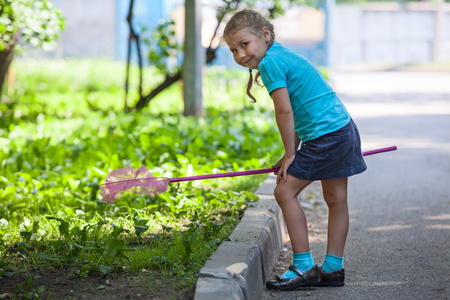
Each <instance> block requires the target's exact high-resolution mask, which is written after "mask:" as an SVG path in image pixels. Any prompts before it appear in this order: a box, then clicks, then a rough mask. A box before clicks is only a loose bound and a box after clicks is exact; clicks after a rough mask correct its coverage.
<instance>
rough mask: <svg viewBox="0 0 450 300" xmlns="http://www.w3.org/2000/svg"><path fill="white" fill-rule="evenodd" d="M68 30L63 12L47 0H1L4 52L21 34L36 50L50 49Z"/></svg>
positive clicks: (0, 33) (0, 47) (1, 46)
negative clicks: (62, 32)
mask: <svg viewBox="0 0 450 300" xmlns="http://www.w3.org/2000/svg"><path fill="white" fill-rule="evenodd" d="M63 29H64V19H63V18H62V16H61V12H60V11H59V10H57V9H55V7H54V6H53V4H52V3H51V2H50V1H47V0H0V51H3V50H5V47H6V46H7V45H8V44H10V43H11V41H12V40H13V35H14V34H15V33H19V34H20V35H21V37H22V41H23V43H24V44H26V45H30V46H32V47H33V48H37V49H44V50H50V49H52V48H53V46H54V45H55V41H56V40H57V39H58V37H59V32H60V31H61V30H63Z"/></svg>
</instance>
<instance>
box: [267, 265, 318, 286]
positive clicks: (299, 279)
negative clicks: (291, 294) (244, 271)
mask: <svg viewBox="0 0 450 300" xmlns="http://www.w3.org/2000/svg"><path fill="white" fill-rule="evenodd" d="M289 270H291V271H293V272H295V273H297V275H298V276H295V277H293V278H290V279H283V278H281V277H279V276H276V279H274V280H270V281H267V282H266V287H267V288H268V289H271V290H280V291H291V290H295V289H296V288H299V287H302V286H313V285H315V284H317V283H319V282H320V271H319V267H318V266H317V265H315V266H314V267H312V268H311V269H309V270H307V271H305V272H302V271H300V270H299V269H298V268H296V267H294V266H290V267H289Z"/></svg>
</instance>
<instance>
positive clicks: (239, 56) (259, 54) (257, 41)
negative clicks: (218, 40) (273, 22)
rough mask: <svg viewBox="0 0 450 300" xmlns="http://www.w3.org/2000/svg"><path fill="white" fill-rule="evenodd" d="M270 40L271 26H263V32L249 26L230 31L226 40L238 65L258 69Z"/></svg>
mask: <svg viewBox="0 0 450 300" xmlns="http://www.w3.org/2000/svg"><path fill="white" fill-rule="evenodd" d="M269 41H270V31H269V28H267V27H263V29H262V30H261V34H259V35H258V34H255V33H254V32H252V31H250V30H249V29H248V28H242V29H240V30H238V31H236V32H233V33H230V34H229V35H228V36H227V38H226V42H227V44H228V47H229V48H230V51H231V53H233V58H234V60H235V61H236V63H237V64H238V65H241V66H243V67H246V68H249V69H256V68H257V67H258V65H259V62H260V61H261V60H262V59H263V58H264V56H265V55H266V52H267V48H268V45H269Z"/></svg>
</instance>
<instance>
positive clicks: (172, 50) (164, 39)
mask: <svg viewBox="0 0 450 300" xmlns="http://www.w3.org/2000/svg"><path fill="white" fill-rule="evenodd" d="M144 43H145V44H147V45H148V46H149V54H148V60H149V62H150V64H151V65H153V66H155V67H156V68H157V69H158V70H159V71H160V72H161V73H169V74H174V73H176V72H178V71H179V70H180V66H179V64H178V61H177V60H178V57H177V56H178V55H179V54H180V51H182V46H181V45H180V44H179V43H178V41H177V39H176V38H175V21H173V20H170V21H167V20H164V19H161V21H160V23H159V25H158V27H157V28H156V30H155V31H154V32H153V34H152V36H151V39H144Z"/></svg>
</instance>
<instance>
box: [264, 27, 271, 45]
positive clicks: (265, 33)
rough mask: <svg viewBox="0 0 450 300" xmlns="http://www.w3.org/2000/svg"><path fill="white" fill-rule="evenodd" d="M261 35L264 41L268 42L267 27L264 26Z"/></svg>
mask: <svg viewBox="0 0 450 300" xmlns="http://www.w3.org/2000/svg"><path fill="white" fill-rule="evenodd" d="M262 34H263V37H264V40H265V41H266V42H269V41H270V29H269V27H267V26H264V27H263V28H262Z"/></svg>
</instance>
